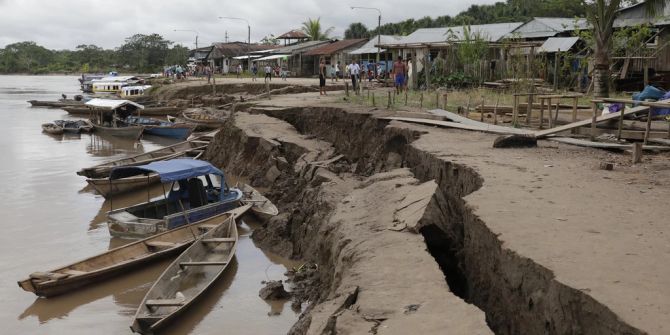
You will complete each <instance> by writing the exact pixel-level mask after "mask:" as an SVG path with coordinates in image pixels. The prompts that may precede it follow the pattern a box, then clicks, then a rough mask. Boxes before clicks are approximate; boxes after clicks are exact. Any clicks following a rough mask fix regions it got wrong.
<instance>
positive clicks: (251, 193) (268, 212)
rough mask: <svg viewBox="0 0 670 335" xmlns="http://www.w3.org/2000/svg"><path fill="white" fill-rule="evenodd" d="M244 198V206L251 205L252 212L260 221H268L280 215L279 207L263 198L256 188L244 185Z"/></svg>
mask: <svg viewBox="0 0 670 335" xmlns="http://www.w3.org/2000/svg"><path fill="white" fill-rule="evenodd" d="M240 190H242V194H244V197H243V198H242V200H241V202H242V203H243V204H250V205H251V212H252V213H254V215H256V216H257V217H258V218H259V219H260V220H262V221H266V220H269V219H270V218H271V217H273V216H276V215H277V214H279V210H278V209H277V206H275V205H274V204H273V203H272V202H271V201H270V200H268V198H266V197H265V196H263V195H262V194H261V192H258V191H257V190H256V189H255V188H253V187H251V186H249V185H247V184H242V186H241V187H240Z"/></svg>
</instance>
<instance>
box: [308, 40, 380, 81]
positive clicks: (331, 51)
mask: <svg viewBox="0 0 670 335" xmlns="http://www.w3.org/2000/svg"><path fill="white" fill-rule="evenodd" d="M367 41H368V40H367V39H365V38H359V39H347V40H340V41H338V40H332V41H330V42H329V43H327V44H324V45H321V46H319V47H318V48H314V49H312V50H310V51H308V52H306V53H305V56H306V58H305V62H304V64H303V70H304V74H305V75H310V74H311V75H317V74H319V60H320V59H321V58H323V59H324V60H325V62H326V64H327V66H328V70H327V71H328V72H330V68H331V67H332V66H334V65H335V64H337V63H338V62H339V63H340V65H341V67H342V66H345V64H347V63H348V62H349V61H350V60H351V56H350V55H349V52H350V51H353V50H356V49H358V48H360V47H361V46H363V44H365V43H366V42H367Z"/></svg>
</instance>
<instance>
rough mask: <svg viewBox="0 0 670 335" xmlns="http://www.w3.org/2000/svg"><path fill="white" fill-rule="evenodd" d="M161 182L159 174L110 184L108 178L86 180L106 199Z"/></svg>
mask: <svg viewBox="0 0 670 335" xmlns="http://www.w3.org/2000/svg"><path fill="white" fill-rule="evenodd" d="M160 181H161V178H160V176H159V175H157V174H150V175H149V176H148V177H146V176H137V177H128V178H121V179H114V180H112V181H111V182H110V180H109V179H108V178H92V179H86V182H87V183H88V184H89V185H91V186H92V187H93V188H94V189H95V190H96V191H97V192H98V194H100V195H102V196H103V197H104V198H108V197H109V196H112V195H117V194H122V193H126V192H130V191H134V190H138V189H142V188H146V187H147V186H150V185H153V184H157V183H159V182H160Z"/></svg>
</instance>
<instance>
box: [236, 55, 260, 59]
mask: <svg viewBox="0 0 670 335" xmlns="http://www.w3.org/2000/svg"><path fill="white" fill-rule="evenodd" d="M258 57H260V56H259V55H248V56H237V57H233V59H247V58H251V59H254V58H258Z"/></svg>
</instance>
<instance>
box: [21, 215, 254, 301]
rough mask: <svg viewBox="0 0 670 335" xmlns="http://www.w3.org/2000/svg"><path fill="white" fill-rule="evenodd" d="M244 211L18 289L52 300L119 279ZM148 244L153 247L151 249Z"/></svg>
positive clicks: (129, 247)
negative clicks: (152, 249) (77, 290)
mask: <svg viewBox="0 0 670 335" xmlns="http://www.w3.org/2000/svg"><path fill="white" fill-rule="evenodd" d="M248 209H249V206H244V207H239V208H237V209H235V210H234V211H232V212H230V213H223V214H221V215H218V216H214V217H211V218H208V219H207V220H202V221H199V222H195V223H193V224H191V225H187V226H182V227H180V228H178V229H175V230H171V231H169V232H165V233H163V234H159V235H155V236H152V237H150V238H146V239H143V240H139V241H137V242H133V243H129V244H126V245H124V246H121V247H118V248H115V249H112V250H109V251H106V252H103V253H101V254H98V255H95V256H92V257H89V258H86V259H84V260H81V261H79V262H75V263H72V264H69V265H67V266H64V267H61V268H58V269H54V270H51V271H48V272H47V273H58V272H59V271H64V270H67V269H76V268H91V271H88V272H86V273H83V274H80V275H72V276H68V277H65V278H61V279H58V280H48V281H39V280H36V279H35V278H28V279H24V280H21V281H19V282H18V285H19V287H21V288H22V289H23V290H25V291H28V292H33V293H35V294H36V295H38V296H41V297H53V296H56V295H61V294H64V293H67V292H70V291H73V290H76V289H78V288H81V287H85V286H88V285H92V284H97V283H100V282H102V281H104V280H106V279H110V278H113V277H115V276H118V275H122V274H124V273H126V272H128V271H130V270H133V269H136V268H139V267H141V266H145V265H147V264H149V263H151V262H154V261H157V260H160V259H163V258H166V257H169V256H174V255H176V254H178V253H180V252H182V251H183V250H184V249H186V248H187V247H188V246H189V245H191V244H192V243H193V241H195V238H196V237H197V236H199V235H200V234H202V233H204V231H205V229H204V228H205V227H207V226H211V225H216V224H219V223H221V222H223V221H224V220H227V219H228V217H230V216H231V215H235V216H239V215H242V214H244V212H245V211H246V210H248ZM156 242H162V243H163V246H165V245H168V244H169V243H172V244H173V246H171V247H168V248H159V249H155V250H154V251H151V250H150V248H156V247H155V246H156V245H158V246H160V243H158V244H157V243H156ZM152 243H153V245H154V246H152ZM96 266H97V267H96Z"/></svg>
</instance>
